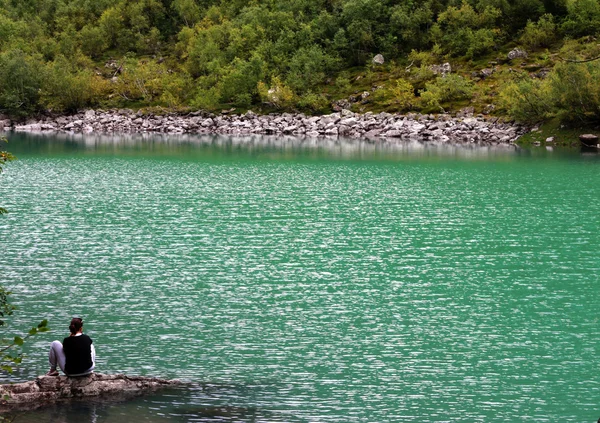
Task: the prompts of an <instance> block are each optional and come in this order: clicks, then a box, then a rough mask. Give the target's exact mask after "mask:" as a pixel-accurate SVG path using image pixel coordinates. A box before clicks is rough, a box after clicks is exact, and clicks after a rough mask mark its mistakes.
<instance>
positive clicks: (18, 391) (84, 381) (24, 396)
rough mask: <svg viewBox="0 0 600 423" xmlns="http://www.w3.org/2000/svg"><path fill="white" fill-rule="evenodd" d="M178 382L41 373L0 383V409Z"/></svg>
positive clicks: (158, 386)
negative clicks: (46, 374)
mask: <svg viewBox="0 0 600 423" xmlns="http://www.w3.org/2000/svg"><path fill="white" fill-rule="evenodd" d="M177 385H181V382H180V381H177V380H165V379H158V378H149V377H142V376H126V375H123V374H116V375H105V374H99V373H92V374H91V375H88V376H82V377H73V378H71V377H66V376H40V377H38V378H36V379H35V380H33V381H29V382H23V383H14V384H6V385H0V399H1V401H0V412H2V411H8V410H11V409H15V408H19V409H23V408H28V407H27V406H28V404H30V405H31V408H37V407H39V406H40V405H43V404H48V403H52V402H56V401H60V400H67V399H72V398H85V397H100V396H115V395H130V394H135V393H142V392H144V391H153V390H157V389H160V388H165V387H172V386H177Z"/></svg>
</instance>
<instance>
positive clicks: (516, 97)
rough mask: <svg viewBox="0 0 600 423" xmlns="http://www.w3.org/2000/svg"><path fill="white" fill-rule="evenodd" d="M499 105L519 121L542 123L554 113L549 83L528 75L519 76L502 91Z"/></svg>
mask: <svg viewBox="0 0 600 423" xmlns="http://www.w3.org/2000/svg"><path fill="white" fill-rule="evenodd" d="M499 105H500V107H502V108H503V109H504V111H505V112H506V113H507V114H508V115H509V116H510V117H512V118H513V119H515V120H517V121H520V122H524V123H536V122H540V121H542V120H543V119H545V118H546V117H548V116H549V114H550V113H551V111H552V101H551V95H550V90H549V86H548V83H547V82H545V81H542V80H539V79H533V78H531V77H530V76H529V75H528V74H526V73H521V74H517V75H516V76H515V77H513V78H512V80H511V81H509V82H508V83H506V84H505V85H504V86H503V87H502V89H501V90H500V98H499Z"/></svg>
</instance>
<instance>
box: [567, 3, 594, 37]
mask: <svg viewBox="0 0 600 423" xmlns="http://www.w3.org/2000/svg"><path fill="white" fill-rule="evenodd" d="M567 11H568V14H567V17H566V18H565V20H564V22H563V25H562V28H563V30H564V31H565V32H566V33H567V34H569V35H571V36H575V37H581V36H584V35H595V34H597V33H598V30H599V28H600V2H599V0H567Z"/></svg>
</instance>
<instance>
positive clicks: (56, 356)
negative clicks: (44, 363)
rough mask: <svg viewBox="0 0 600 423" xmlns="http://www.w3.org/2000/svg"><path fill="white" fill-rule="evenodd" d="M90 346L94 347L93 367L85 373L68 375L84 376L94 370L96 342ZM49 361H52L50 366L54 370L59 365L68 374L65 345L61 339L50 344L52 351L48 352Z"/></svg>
mask: <svg viewBox="0 0 600 423" xmlns="http://www.w3.org/2000/svg"><path fill="white" fill-rule="evenodd" d="M90 347H91V349H92V367H90V368H89V369H87V370H86V371H85V372H83V373H77V374H76V375H67V376H84V375H88V374H90V373H92V372H93V371H94V367H96V349H95V348H94V344H92V345H91V346H90ZM48 361H49V362H50V368H51V369H52V370H56V367H57V366H58V367H60V369H61V370H62V371H63V373H64V374H67V372H65V363H66V362H67V359H66V357H65V352H64V350H63V345H62V344H61V343H60V341H54V342H52V345H51V346H50V352H49V353H48Z"/></svg>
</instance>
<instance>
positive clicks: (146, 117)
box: [0, 109, 528, 145]
mask: <svg viewBox="0 0 600 423" xmlns="http://www.w3.org/2000/svg"><path fill="white" fill-rule="evenodd" d="M2 127H4V128H5V129H8V130H11V129H12V130H14V131H31V132H40V131H54V132H70V133H131V132H136V133H151V132H156V133H169V134H231V135H247V134H269V135H295V136H303V137H313V138H318V137H345V138H367V139H410V140H422V141H427V140H436V141H438V142H448V143H475V144H484V145H495V144H512V143H514V141H515V140H516V139H517V138H519V136H521V135H523V134H524V133H526V132H527V131H528V128H526V127H524V126H520V125H516V124H509V123H505V122H502V121H501V120H499V119H497V118H489V117H485V116H483V115H477V116H473V115H472V114H470V115H466V116H465V115H459V116H454V117H453V116H450V115H448V114H440V115H423V114H407V115H400V114H390V113H378V114H374V113H364V114H357V113H353V112H351V111H349V110H345V109H344V110H342V111H340V112H336V113H332V114H329V115H323V116H306V115H303V114H299V113H297V114H291V113H283V114H271V115H257V114H255V113H253V112H251V111H249V112H247V113H245V114H243V115H229V114H226V113H223V114H220V115H215V114H211V113H206V112H202V111H198V112H191V113H188V114H166V115H157V114H145V113H143V112H141V111H138V112H134V111H133V110H129V109H124V110H108V111H102V110H87V111H85V112H81V113H78V114H75V115H70V116H59V117H46V118H42V119H40V120H36V121H29V122H27V123H26V124H24V125H16V124H14V123H13V122H10V121H9V120H0V128H2Z"/></svg>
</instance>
